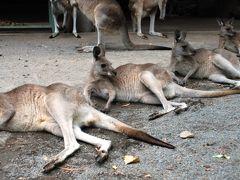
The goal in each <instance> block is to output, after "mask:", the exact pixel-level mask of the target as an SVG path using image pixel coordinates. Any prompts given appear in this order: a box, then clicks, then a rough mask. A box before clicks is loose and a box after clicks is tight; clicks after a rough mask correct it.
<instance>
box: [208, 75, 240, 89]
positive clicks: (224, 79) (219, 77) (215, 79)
mask: <svg viewBox="0 0 240 180" xmlns="http://www.w3.org/2000/svg"><path fill="white" fill-rule="evenodd" d="M208 79H209V80H211V81H213V82H217V83H226V84H231V85H234V86H235V87H239V86H240V81H238V80H232V79H228V78H227V77H226V76H224V75H222V74H212V75H210V76H209V78H208Z"/></svg>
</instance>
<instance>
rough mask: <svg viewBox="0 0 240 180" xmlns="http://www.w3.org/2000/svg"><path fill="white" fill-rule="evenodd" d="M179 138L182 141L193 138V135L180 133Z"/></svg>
mask: <svg viewBox="0 0 240 180" xmlns="http://www.w3.org/2000/svg"><path fill="white" fill-rule="evenodd" d="M180 137H181V138H182V139H186V138H193V137H194V135H193V133H191V132H190V131H183V132H181V133H180Z"/></svg>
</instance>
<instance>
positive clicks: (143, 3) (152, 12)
mask: <svg viewBox="0 0 240 180" xmlns="http://www.w3.org/2000/svg"><path fill="white" fill-rule="evenodd" d="M167 1H168V0H130V1H129V5H128V7H129V9H130V11H131V17H132V23H133V32H136V31H137V35H138V36H139V37H141V38H143V39H147V36H146V35H144V34H143V33H142V27H141V22H142V18H144V17H146V16H149V17H150V26H149V34H150V35H153V36H160V37H167V36H166V35H164V34H162V33H160V32H155V30H154V29H155V28H154V26H155V16H156V13H157V7H159V10H160V17H159V18H160V20H162V21H163V20H164V19H165V14H166V6H167Z"/></svg>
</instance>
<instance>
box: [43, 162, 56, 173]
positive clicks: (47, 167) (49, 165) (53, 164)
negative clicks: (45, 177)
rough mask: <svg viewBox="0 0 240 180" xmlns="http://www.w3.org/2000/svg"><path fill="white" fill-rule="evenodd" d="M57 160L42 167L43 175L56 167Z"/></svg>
mask: <svg viewBox="0 0 240 180" xmlns="http://www.w3.org/2000/svg"><path fill="white" fill-rule="evenodd" d="M56 162H57V159H53V160H51V161H50V162H48V163H47V164H46V165H45V166H44V167H43V173H48V172H50V171H51V170H53V169H54V168H55V167H56V164H57V163H56Z"/></svg>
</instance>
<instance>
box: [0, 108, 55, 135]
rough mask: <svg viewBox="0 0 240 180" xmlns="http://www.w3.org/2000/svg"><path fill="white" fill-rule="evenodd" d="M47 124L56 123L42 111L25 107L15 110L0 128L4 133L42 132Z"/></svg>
mask: <svg viewBox="0 0 240 180" xmlns="http://www.w3.org/2000/svg"><path fill="white" fill-rule="evenodd" d="M49 123H56V121H55V120H54V119H53V118H52V116H51V115H50V114H49V113H48V112H47V110H46V109H45V108H44V109H37V108H36V109H34V107H27V108H21V109H17V110H16V113H15V115H14V116H13V117H12V118H11V119H9V120H8V121H7V122H6V123H4V124H2V125H1V126H0V129H1V130H6V131H19V132H26V131H42V130H44V129H45V127H46V125H47V124H49Z"/></svg>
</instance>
